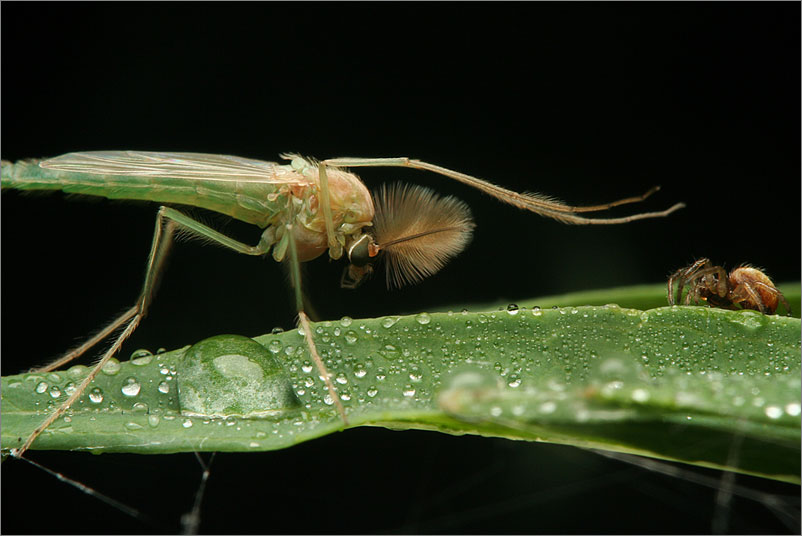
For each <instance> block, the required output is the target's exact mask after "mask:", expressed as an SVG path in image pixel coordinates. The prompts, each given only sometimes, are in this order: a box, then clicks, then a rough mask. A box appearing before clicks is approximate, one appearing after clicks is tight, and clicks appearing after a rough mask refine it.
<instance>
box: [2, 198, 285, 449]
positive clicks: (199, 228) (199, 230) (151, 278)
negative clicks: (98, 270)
mask: <svg viewBox="0 0 802 536" xmlns="http://www.w3.org/2000/svg"><path fill="white" fill-rule="evenodd" d="M176 229H180V230H182V231H185V232H187V233H189V234H191V235H194V236H196V237H199V238H202V239H204V240H206V241H209V242H213V243H216V244H219V245H221V246H225V247H227V248H230V249H233V250H235V251H238V252H239V253H245V254H247V255H263V254H265V253H267V251H268V250H269V249H270V246H271V244H270V243H268V242H267V241H266V240H264V239H262V240H261V241H260V242H259V244H257V245H256V246H248V245H247V244H243V243H241V242H238V241H236V240H234V239H232V238H230V237H228V236H226V235H224V234H222V233H220V232H218V231H215V230H214V229H212V228H210V227H207V226H205V225H203V224H202V223H199V222H197V221H195V220H193V219H192V218H190V217H189V216H187V215H185V214H183V213H181V212H179V211H177V210H175V209H172V208H168V207H161V208H160V209H159V213H158V215H157V216H156V230H155V231H154V233H153V244H152V245H151V248H150V254H149V255H148V262H147V266H146V270H145V282H144V284H143V285H142V292H141V294H140V295H139V299H138V300H137V302H136V305H134V306H133V307H131V308H130V309H129V310H127V311H126V312H125V313H123V314H122V315H120V317H119V318H117V319H116V320H114V321H113V322H112V323H111V324H109V325H108V326H107V327H106V328H105V329H103V330H102V331H101V332H100V333H99V334H98V335H96V336H94V337H92V338H91V339H90V340H89V341H87V342H86V343H84V344H83V345H81V346H80V347H79V348H77V349H76V350H73V351H72V352H70V353H68V354H67V355H65V356H64V357H62V358H61V359H58V360H57V361H55V362H54V363H53V364H51V365H49V366H47V367H44V368H43V370H52V369H53V368H55V366H60V365H63V364H65V363H67V362H69V361H71V360H72V359H75V358H76V357H78V356H80V355H81V354H83V353H84V352H85V351H87V350H88V349H89V348H91V347H92V346H94V345H95V344H96V343H97V342H99V341H100V340H101V339H103V338H104V337H106V336H107V335H109V334H110V333H112V332H114V331H115V330H117V329H118V328H119V327H121V326H125V328H124V329H123V330H122V332H121V333H120V335H119V336H118V337H117V339H116V340H115V341H114V343H113V344H112V345H111V347H110V348H109V349H108V350H107V351H106V353H105V354H103V357H101V358H100V361H98V362H97V364H95V366H94V367H93V368H92V370H90V371H89V374H88V375H87V376H86V378H84V380H83V381H82V382H81V384H80V385H79V386H78V388H77V389H76V390H75V392H74V393H72V394H71V395H70V396H69V398H67V399H66V400H65V401H64V402H63V403H62V404H61V405H60V406H59V407H58V408H57V409H56V410H55V411H54V412H53V413H51V414H50V415H49V416H48V417H47V418H46V419H45V420H44V421H42V423H41V424H40V425H39V426H38V427H37V428H36V429H35V430H34V431H33V432H32V433H31V435H30V436H28V439H27V440H26V441H25V443H23V444H22V446H21V447H18V448H16V449H12V451H11V454H12V455H13V456H15V457H17V458H19V457H22V455H23V454H25V451H26V450H28V448H30V446H31V444H32V443H33V442H34V440H36V438H37V437H39V435H40V434H41V433H42V432H43V431H44V430H46V429H47V427H48V426H50V425H51V424H53V422H54V421H55V420H56V419H58V418H59V417H60V416H61V415H62V414H63V413H64V412H65V411H66V410H67V409H69V407H70V406H71V405H72V404H74V403H75V401H76V400H78V398H79V397H80V396H81V395H82V394H83V393H84V391H86V388H87V386H89V384H90V383H91V382H92V380H94V379H95V376H97V375H98V373H99V372H100V370H101V369H102V368H103V365H105V364H106V363H107V362H108V360H109V359H111V357H112V356H113V355H114V354H116V353H117V352H118V351H119V349H120V347H121V346H122V344H123V342H124V341H125V340H126V339H127V338H128V337H130V336H131V334H132V333H133V332H134V330H136V328H137V326H139V323H140V322H141V321H142V318H144V317H145V314H146V313H147V309H148V306H149V305H150V303H151V301H152V299H153V292H154V290H155V288H156V285H157V283H158V280H159V276H160V272H161V270H162V267H163V266H164V261H165V259H166V257H167V253H168V251H169V249H170V244H171V242H172V237H173V234H174V233H175V231H176Z"/></svg>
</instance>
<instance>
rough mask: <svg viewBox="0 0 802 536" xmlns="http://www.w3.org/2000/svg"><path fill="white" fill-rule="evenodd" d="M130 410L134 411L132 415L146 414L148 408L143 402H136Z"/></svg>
mask: <svg viewBox="0 0 802 536" xmlns="http://www.w3.org/2000/svg"><path fill="white" fill-rule="evenodd" d="M131 409H133V410H134V413H147V412H148V409H149V408H148V405H147V404H145V403H144V402H137V403H136V404H134V405H133V407H132V408H131Z"/></svg>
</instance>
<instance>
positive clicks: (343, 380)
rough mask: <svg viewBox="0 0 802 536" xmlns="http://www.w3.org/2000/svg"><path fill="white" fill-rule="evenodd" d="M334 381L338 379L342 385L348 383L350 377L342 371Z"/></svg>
mask: <svg viewBox="0 0 802 536" xmlns="http://www.w3.org/2000/svg"><path fill="white" fill-rule="evenodd" d="M334 381H336V382H337V383H339V384H340V385H345V384H346V383H348V378H347V377H346V376H345V374H343V373H342V372H340V373H339V374H337V377H336V378H335V379H334Z"/></svg>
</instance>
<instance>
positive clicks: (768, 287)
mask: <svg viewBox="0 0 802 536" xmlns="http://www.w3.org/2000/svg"><path fill="white" fill-rule="evenodd" d="M752 284H753V285H755V286H756V287H759V288H760V289H762V290H763V291H765V292H768V293H770V294H772V295H774V296H775V297H776V298H777V299H778V300H780V301H781V302H782V303H783V305H785V310H786V312H787V314H788V315H789V316H790V314H791V304H789V303H788V300H786V299H785V296H783V293H782V292H780V289H778V288H776V287H773V286H771V285H768V284H766V283H763V282H762V281H754V282H752ZM775 310H776V309H775Z"/></svg>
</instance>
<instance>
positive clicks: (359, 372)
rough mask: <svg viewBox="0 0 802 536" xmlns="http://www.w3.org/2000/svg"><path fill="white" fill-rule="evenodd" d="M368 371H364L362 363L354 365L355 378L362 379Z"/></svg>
mask: <svg viewBox="0 0 802 536" xmlns="http://www.w3.org/2000/svg"><path fill="white" fill-rule="evenodd" d="M367 373H368V371H367V370H366V369H365V365H363V364H362V363H357V364H356V370H354V376H356V377H357V378H364V377H365V375H367Z"/></svg>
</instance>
